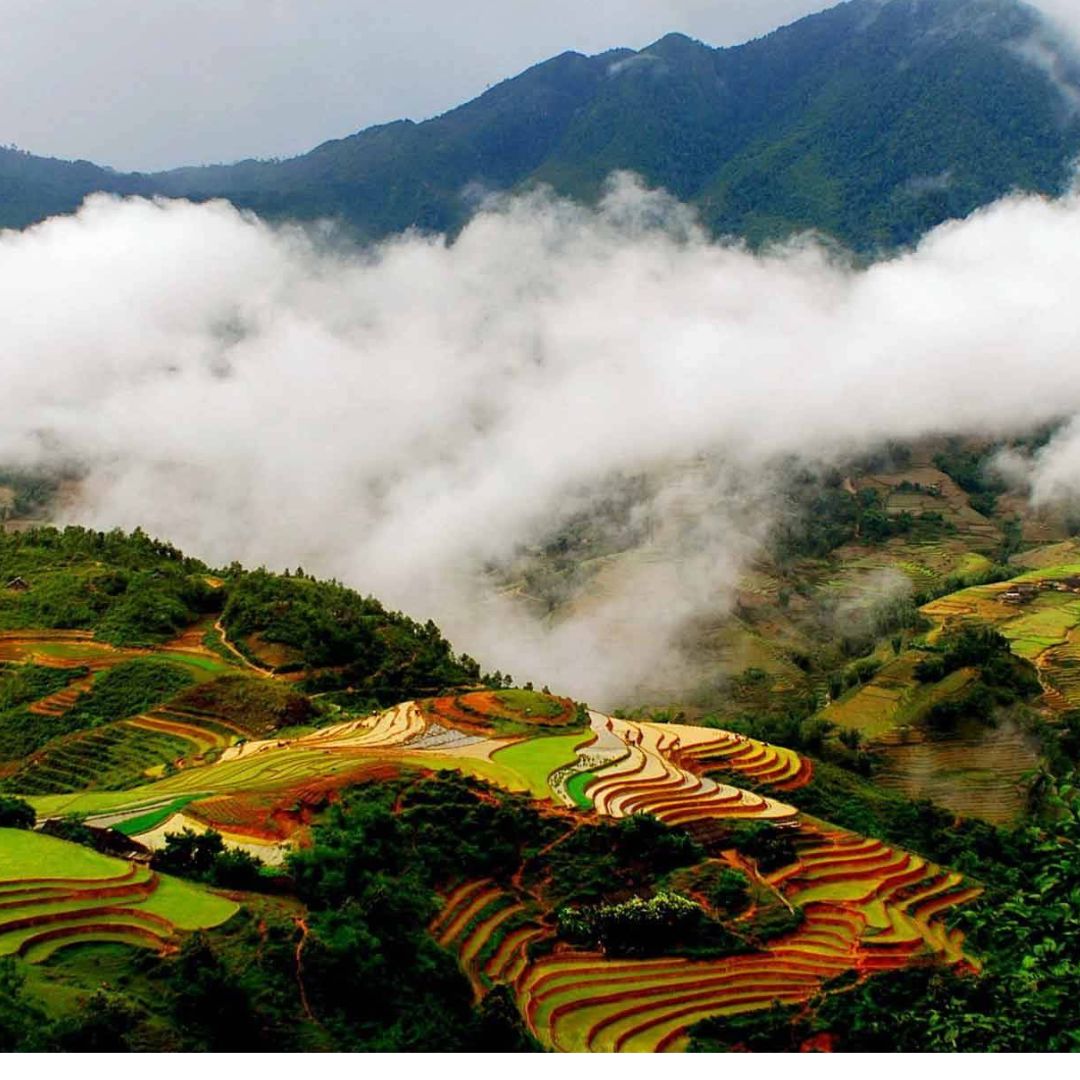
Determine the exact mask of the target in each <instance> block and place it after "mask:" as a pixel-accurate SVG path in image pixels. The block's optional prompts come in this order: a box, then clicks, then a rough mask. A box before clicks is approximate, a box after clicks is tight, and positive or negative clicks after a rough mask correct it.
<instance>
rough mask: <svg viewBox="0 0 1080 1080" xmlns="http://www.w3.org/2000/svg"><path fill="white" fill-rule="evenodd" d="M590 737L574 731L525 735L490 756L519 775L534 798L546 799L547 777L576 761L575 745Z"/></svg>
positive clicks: (549, 791) (549, 793) (547, 797)
mask: <svg viewBox="0 0 1080 1080" xmlns="http://www.w3.org/2000/svg"><path fill="white" fill-rule="evenodd" d="M589 738H590V736H582V735H581V734H580V733H577V734H574V735H546V736H542V737H541V738H536V739H527V740H525V741H524V742H520V743H514V745H512V746H507V747H505V748H504V749H502V750H496V751H495V753H494V754H492V755H491V760H492V762H493V763H495V764H497V765H501V766H502V767H504V768H507V769H511V770H513V771H514V772H516V773H517V774H518V775H520V776H521V778H522V780H523V781H524V783H525V786H526V787H527V789H528V791H529V793H530V794H531V795H532V796H533V798H536V799H549V798H551V794H552V793H551V788H550V787H549V786H548V777H549V776H550V775H551V774H552V773H553V772H554V771H555V770H556V769H558V768H561V767H562V766H563V765H569V764H571V763H572V762H573V761H575V760H576V759H577V749H578V747H579V746H582V745H584V744H585V743H586V742H588V741H589Z"/></svg>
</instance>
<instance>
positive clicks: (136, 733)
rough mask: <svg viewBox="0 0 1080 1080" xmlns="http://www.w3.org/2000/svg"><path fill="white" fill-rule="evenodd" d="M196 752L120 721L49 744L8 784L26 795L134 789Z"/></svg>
mask: <svg viewBox="0 0 1080 1080" xmlns="http://www.w3.org/2000/svg"><path fill="white" fill-rule="evenodd" d="M195 750H196V746H195V744H194V743H193V742H191V741H189V740H188V739H186V738H180V737H178V736H176V735H174V734H172V733H170V732H167V731H161V730H155V729H146V728H143V727H142V726H141V725H139V724H137V723H134V722H124V721H121V722H120V723H116V724H107V725H105V726H104V727H98V728H92V729H90V730H88V731H79V732H76V733H74V734H73V735H69V736H67V737H65V738H63V739H61V740H59V741H54V742H52V743H50V744H49V745H48V746H47V747H46V748H45V749H44V750H41V751H39V752H38V753H36V754H34V755H33V756H31V757H30V758H28V759H27V760H26V762H25V763H24V764H23V765H22V766H21V767H20V768H19V769H18V771H17V772H15V773H13V774H12V775H11V777H10V778H9V780H8V782H9V784H10V785H12V786H15V787H17V788H18V790H19V791H20V792H23V793H25V794H27V795H44V794H49V793H53V792H65V791H71V792H75V791H88V790H94V789H98V788H101V789H109V788H124V787H131V786H132V785H133V784H138V783H139V782H140V781H141V782H144V783H145V781H146V780H147V778H148V774H149V773H150V772H152V771H153V770H154V769H155V768H158V769H160V768H161V767H162V765H163V764H164V763H166V762H174V761H177V760H180V759H183V758H184V757H185V755H188V754H191V753H192V752H193V751H195Z"/></svg>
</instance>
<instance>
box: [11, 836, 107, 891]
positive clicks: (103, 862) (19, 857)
mask: <svg viewBox="0 0 1080 1080" xmlns="http://www.w3.org/2000/svg"><path fill="white" fill-rule="evenodd" d="M126 870H127V863H125V862H122V861H121V860H120V859H114V858H111V857H110V856H108V855H100V854H98V852H96V851H92V850H90V848H85V847H80V846H79V845H78V844H70V843H68V842H67V841H66V840H58V839H56V838H55V837H52V836H44V835H42V834H41V833H36V832H29V831H27V830H24V829H0V882H12V881H19V880H22V879H25V878H77V879H79V880H88V881H90V880H94V879H96V878H107V877H119V876H120V875H121V874H123V873H124V872H125V871H126Z"/></svg>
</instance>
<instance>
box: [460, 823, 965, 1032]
mask: <svg viewBox="0 0 1080 1080" xmlns="http://www.w3.org/2000/svg"><path fill="white" fill-rule="evenodd" d="M797 846H798V853H799V854H798V859H797V861H796V862H795V863H794V864H792V865H791V866H789V867H786V868H784V869H782V870H781V871H778V872H777V873H775V874H773V875H771V876H770V877H769V878H768V879H767V880H768V881H770V882H771V883H772V884H773V885H774V887H775V888H778V889H780V890H781V891H782V893H783V894H784V895H785V896H786V897H787V898H788V902H789V903H791V904H793V905H795V906H796V907H798V908H800V909H801V910H802V913H803V921H802V923H801V925H800V926H799V927H798V928H797V929H795V930H793V931H791V932H790V933H787V934H785V935H783V936H781V937H779V938H776V939H775V940H774V941H772V942H771V943H770V944H769V946H768V948H767V949H763V950H760V951H756V952H747V953H742V954H738V955H733V956H728V957H723V958H720V959H716V960H705V961H696V960H690V959H687V958H684V957H677V956H668V957H664V956H660V957H656V958H649V959H614V958H610V957H607V956H604V955H603V954H600V953H592V952H583V951H581V950H577V949H571V948H568V947H566V946H557V947H556V948H555V950H554V951H551V952H549V953H548V954H547V955H544V956H541V957H539V958H537V959H535V960H529V959H528V957H526V962H525V963H524V965H519V968H518V970H516V971H512V972H510V973H509V974H508V975H503V976H502V978H503V980H504V981H508V982H510V983H511V985H512V986H513V988H514V990H515V993H516V994H517V997H518V1001H519V1005H520V1007H521V1010H522V1015H523V1016H524V1017H525V1019H526V1022H527V1023H528V1025H529V1027H530V1028H531V1030H532V1031H533V1032H534V1034H535V1035H536V1036H537V1038H538V1039H540V1040H541V1042H542V1043H544V1045H546V1046H547V1047H549V1048H551V1049H556V1050H565V1051H601V1052H612V1051H615V1052H620V1051H659V1050H674V1049H680V1048H681V1047H682V1046H683V1045H684V1042H685V1037H686V1032H687V1030H688V1029H689V1027H691V1026H692V1025H693V1024H694V1023H696V1022H697V1021H699V1020H702V1019H705V1018H706V1017H709V1016H717V1015H725V1014H730V1013H738V1012H747V1011H751V1010H755V1009H765V1008H769V1007H770V1006H772V1005H773V1004H774V1003H775V1002H778V1001H779V1002H783V1003H789V1004H797V1003H800V1002H805V1001H807V1000H809V999H810V998H811V997H813V996H814V995H815V994H817V993H818V992H819V991H820V990H821V988H822V986H823V984H824V983H825V982H826V981H828V980H829V979H832V978H834V977H836V976H837V975H840V974H842V973H844V972H847V971H854V972H855V973H856V977H857V978H864V977H867V976H869V975H872V974H873V973H875V972H879V971H885V970H890V969H894V968H899V967H904V966H906V965H907V964H910V963H912V962H913V961H914V960H916V959H917V958H920V957H926V958H929V959H937V960H939V961H942V962H945V963H949V964H965V963H970V962H971V961H970V960H969V959H968V958H967V957H966V956H965V955H964V952H963V947H962V946H963V940H962V937H961V936H960V935H959V934H958V933H957V932H955V931H949V930H947V929H946V928H945V927H944V925H943V924H942V922H941V915H942V913H943V912H945V911H946V910H948V909H949V908H951V907H953V906H955V905H957V904H961V903H964V902H966V901H968V900H970V899H972V898H973V897H974V896H976V895H977V894H978V892H979V890H978V889H977V888H974V887H971V886H967V885H965V884H964V882H963V881H962V879H961V877H960V875H958V874H953V873H950V872H948V871H945V870H943V869H941V868H940V867H937V866H935V865H933V864H930V863H927V862H926V861H925V860H923V859H921V858H919V857H918V856H913V855H909V854H907V853H906V852H902V851H899V850H898V849H894V848H890V847H888V846H886V845H884V844H881V843H880V842H878V841H875V840H865V839H863V838H861V837H858V836H856V835H854V834H850V833H843V832H839V831H835V830H824V829H818V828H816V827H809V826H807V827H803V829H802V830H801V832H800V840H799V843H798V845H797ZM469 890H472V892H471V893H470V892H469ZM459 892H460V893H461V895H462V897H464V896H465V895H466V894H468V895H473V896H482V895H483V883H472V884H471V885H466V886H463V887H462V889H461V890H459ZM461 902H462V901H459V904H460V903H461ZM477 903H480V901H479V900H478V901H477Z"/></svg>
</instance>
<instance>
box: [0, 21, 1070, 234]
mask: <svg viewBox="0 0 1080 1080" xmlns="http://www.w3.org/2000/svg"><path fill="white" fill-rule="evenodd" d="M616 35H617V30H614V31H613V36H616ZM1078 152H1080V60H1077V58H1076V57H1075V56H1074V55H1073V54H1072V53H1071V52H1070V51H1069V49H1068V48H1067V47H1066V46H1065V45H1064V44H1062V42H1061V41H1060V39H1055V37H1054V35H1053V33H1052V31H1051V29H1050V27H1049V26H1048V25H1047V24H1046V23H1045V22H1044V21H1043V19H1042V16H1041V15H1040V14H1039V13H1038V12H1036V11H1035V10H1034V9H1033V8H1030V7H1028V6H1027V5H1025V4H1022V3H1019V2H1017V0H851V2H849V3H844V4H840V5H839V6H837V7H834V8H831V9H830V10H827V11H824V12H822V13H820V14H817V15H812V16H809V17H807V18H804V19H801V20H799V21H798V22H796V23H793V24H792V25H790V26H786V27H783V28H781V29H779V30H777V31H775V32H773V33H771V34H769V35H767V36H765V37H762V38H760V39H757V40H755V41H751V42H748V43H746V44H744V45H740V46H737V47H734V48H711V47H709V46H708V45H706V44H703V43H702V42H699V41H694V40H691V39H690V38H688V37H685V36H683V35H682V34H677V33H673V34H669V35H667V36H666V37H663V38H661V39H660V40H659V41H657V42H655V43H653V44H652V45H649V46H648V47H647V48H644V49H641V50H640V51H634V50H631V49H612V50H610V51H608V52H604V53H601V54H599V55H595V56H583V55H581V54H580V53H576V52H566V53H563V54H561V55H560V56H556V57H554V58H552V59H550V60H547V61H545V62H544V63H541V64H538V65H537V66H535V67H532V68H530V69H529V70H527V71H525V72H523V73H522V74H520V75H518V76H517V77H515V78H512V79H509V80H507V81H505V82H503V83H500V84H499V85H497V86H495V87H493V88H492V89H490V90H488V91H487V92H486V93H484V94H483V95H481V96H480V97H478V98H476V99H475V100H473V101H470V102H468V103H467V104H464V105H462V106H460V107H458V108H456V109H453V110H451V111H450V112H447V113H445V114H444V115H442V116H438V117H436V118H434V119H430V120H426V121H424V122H422V123H414V122H412V121H409V120H400V121H397V122H394V123H390V124H384V125H380V126H377V127H372V128H368V129H365V130H363V131H359V132H357V133H356V134H353V135H350V136H348V137H346V138H343V139H338V140H333V141H330V142H326V143H323V144H322V145H320V146H317V147H315V148H314V149H313V150H311V151H310V152H309V153H306V154H303V155H300V156H299V157H295V158H291V159H288V160H281V161H276V160H271V161H255V160H249V161H241V162H237V163H235V164H229V165H210V166H199V167H190V168H180V169H174V170H172V171H168V172H161V173H149V174H145V173H121V172H117V171H114V170H111V169H108V168H104V167H102V166H99V165H95V164H92V163H90V162H85V161H77V162H70V161H61V160H57V159H52V158H42V157H36V156H33V155H32V154H28V153H25V152H23V151H20V150H16V149H14V148H8V149H3V150H0V226H6V227H13V228H22V227H25V226H27V225H30V224H32V223H34V222H36V221H40V220H42V219H43V218H45V217H48V216H50V215H53V214H57V213H66V212H70V211H72V210H74V209H75V208H76V207H77V206H78V205H79V203H80V202H81V200H82V199H83V198H84V197H85V196H86V195H87V194H89V193H91V192H95V191H107V192H114V193H117V194H128V195H136V194H137V195H163V196H170V197H183V198H190V199H195V200H203V199H210V198H226V199H229V200H230V201H231V202H233V203H234V204H235V205H236V206H238V207H242V208H246V209H251V210H254V211H256V212H257V213H259V214H260V215H263V216H265V217H267V218H270V219H286V218H287V219H299V220H312V219H318V218H331V219H337V220H339V221H340V222H342V223H343V224H344V225H346V226H347V228H348V229H349V230H350V231H351V232H352V233H353V234H354V235H355V236H356V237H358V238H359V239H362V240H377V239H380V238H383V237H386V236H388V235H391V234H393V233H396V232H399V231H401V230H404V229H408V228H415V229H419V230H421V231H431V232H448V233H451V234H452V233H454V232H455V231H456V230H458V229H460V228H461V227H462V225H463V224H464V223H465V222H466V221H467V220H468V219H469V217H470V216H471V214H473V213H474V212H475V210H476V208H477V207H478V206H479V205H481V204H482V202H483V199H484V196H485V195H486V194H488V193H492V192H503V191H516V190H521V189H523V188H527V187H529V186H531V185H535V184H538V183H543V184H547V185H550V186H551V187H552V188H553V189H554V190H555V191H556V192H558V193H560V194H563V195H567V196H570V197H573V198H577V199H581V200H585V201H590V200H593V199H595V198H596V197H597V196H598V194H599V193H600V192H601V191H602V189H603V185H604V183H605V180H606V179H607V177H608V176H609V175H610V174H611V173H612V172H613V171H616V170H632V171H634V172H636V173H638V174H640V175H641V176H642V177H643V178H644V179H645V181H646V182H647V183H649V184H651V185H656V186H661V187H664V188H666V189H667V190H669V191H670V192H672V193H673V194H674V195H676V196H677V197H679V198H680V199H682V200H685V201H687V202H689V203H691V204H693V205H694V206H695V207H696V208H697V209H698V211H699V213H700V216H701V219H702V221H703V222H704V224H705V225H706V226H707V227H708V228H709V229H710V230H711V231H712V232H713V233H714V234H716V235H737V236H741V237H745V238H746V239H748V240H749V241H750V242H751V243H755V244H756V243H760V242H762V241H766V240H769V239H774V238H779V237H783V236H786V235H789V234H791V233H793V232H798V231H802V230H806V229H817V230H819V231H821V232H823V233H825V234H827V235H830V236H832V237H834V238H836V239H837V240H839V241H840V242H842V243H844V244H846V245H849V246H851V247H854V248H856V249H861V250H874V249H880V248H883V247H884V248H889V247H894V246H897V245H904V244H907V243H910V242H912V241H913V240H915V239H917V238H918V237H919V236H920V235H922V233H923V232H925V231H926V230H927V229H929V228H932V227H933V226H934V225H936V224H938V223H940V222H941V221H944V220H947V219H950V218H956V217H963V216H965V215H966V214H968V213H970V212H971V210H973V209H974V208H976V207H978V206H980V205H984V204H986V203H988V202H990V201H992V200H994V199H996V198H999V197H1001V196H1002V195H1004V194H1006V193H1008V192H1009V191H1011V190H1024V191H1035V192H1043V193H1047V194H1057V193H1060V192H1061V191H1062V190H1063V189H1064V188H1065V187H1066V186H1067V185H1068V183H1069V180H1070V177H1071V175H1072V163H1073V161H1074V160H1075V158H1076V155H1077V153H1078Z"/></svg>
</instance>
